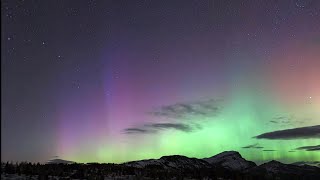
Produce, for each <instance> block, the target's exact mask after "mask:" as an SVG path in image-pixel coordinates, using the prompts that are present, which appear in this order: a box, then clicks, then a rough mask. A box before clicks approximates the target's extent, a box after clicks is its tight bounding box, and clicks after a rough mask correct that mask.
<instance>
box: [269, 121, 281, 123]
mask: <svg viewBox="0 0 320 180" xmlns="http://www.w3.org/2000/svg"><path fill="white" fill-rule="evenodd" d="M269 122H271V123H276V124H277V123H279V122H277V121H269Z"/></svg>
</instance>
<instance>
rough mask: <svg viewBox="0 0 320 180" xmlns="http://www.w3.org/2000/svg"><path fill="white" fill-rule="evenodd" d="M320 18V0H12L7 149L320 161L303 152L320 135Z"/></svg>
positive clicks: (108, 157)
mask: <svg viewBox="0 0 320 180" xmlns="http://www.w3.org/2000/svg"><path fill="white" fill-rule="evenodd" d="M319 16H320V2H318V1H315V0H313V1H312V0H309V1H307V0H305V1H302V0H299V1H297V0H286V1H262V0H261V1H259V2H258V1H256V0H255V1H249V0H248V1H239V2H238V1H237V2H226V1H223V0H220V1H219V0H217V1H201V2H200V1H191V0H188V1H168V2H167V3H166V4H164V3H163V4H162V3H160V2H157V1H132V2H126V3H125V2H119V1H118V2H117V1H90V2H88V3H84V2H79V1H68V2H65V1H61V2H60V1H59V2H58V3H52V2H51V3H49V2H47V3H43V2H33V1H30V2H29V1H27V2H18V1H4V3H3V4H2V17H3V18H4V19H3V21H2V23H3V25H4V28H3V30H2V32H3V33H2V34H3V37H2V43H3V45H4V47H3V49H2V50H3V52H4V53H3V54H2V61H1V63H2V67H3V69H2V99H3V101H2V107H1V110H2V118H1V119H2V121H1V123H2V129H1V130H2V139H1V140H2V141H1V145H2V151H1V157H2V158H3V159H4V160H14V161H22V160H28V161H41V162H44V161H46V160H48V159H50V158H52V157H53V156H59V158H62V159H66V160H72V161H76V162H116V163H118V162H124V161H131V160H138V159H146V158H159V157H161V156H163V155H173V154H179V155H186V156H189V157H197V158H204V157H209V156H212V155H215V154H217V153H220V152H222V151H227V150H235V151H239V152H240V154H241V155H242V156H244V157H245V158H246V159H248V160H252V161H255V162H258V163H260V162H265V161H269V160H279V161H282V162H296V161H320V153H319V149H318V150H310V149H307V148H301V147H307V146H318V145H320V136H319V134H320V132H319V131H318V134H317V135H314V134H311V133H309V132H310V129H309V128H308V127H311V126H317V125H320V17H319ZM299 127H306V128H305V134H307V135H304V136H303V137H302V136H300V135H299V134H293V136H294V138H287V139H283V138H282V139H281V138H279V137H275V136H274V137H273V139H271V138H269V139H268V138H256V136H259V135H261V134H264V133H269V132H274V131H279V130H288V129H294V128H299ZM318 130H319V128H318ZM298 148H300V149H298Z"/></svg>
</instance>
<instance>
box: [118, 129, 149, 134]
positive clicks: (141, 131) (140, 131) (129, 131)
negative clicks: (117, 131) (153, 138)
mask: <svg viewBox="0 0 320 180" xmlns="http://www.w3.org/2000/svg"><path fill="white" fill-rule="evenodd" d="M123 132H124V133H125V134H146V133H151V131H149V130H147V129H141V128H127V129H124V130H123Z"/></svg>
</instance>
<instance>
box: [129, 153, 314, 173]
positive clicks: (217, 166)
mask: <svg viewBox="0 0 320 180" xmlns="http://www.w3.org/2000/svg"><path fill="white" fill-rule="evenodd" d="M123 165H125V166H129V167H135V168H143V169H148V168H155V169H164V170H172V171H174V170H182V169H183V170H186V169H187V170H189V171H196V170H197V169H212V170H213V171H222V172H223V173H240V174H243V175H247V176H250V177H256V178H258V179H259V178H260V179H261V178H262V179H269V178H270V179H273V178H280V179H320V168H319V167H317V166H311V165H307V163H295V164H284V163H281V162H278V161H274V160H273V161H270V162H267V163H264V164H261V165H256V164H255V163H254V162H252V161H248V160H246V159H244V158H243V157H242V156H241V155H240V153H239V152H236V151H225V152H222V153H220V154H217V155H215V156H212V157H209V158H203V159H197V158H189V157H186V156H180V155H172V156H163V157H161V158H160V159H148V160H141V161H131V162H127V163H123Z"/></svg>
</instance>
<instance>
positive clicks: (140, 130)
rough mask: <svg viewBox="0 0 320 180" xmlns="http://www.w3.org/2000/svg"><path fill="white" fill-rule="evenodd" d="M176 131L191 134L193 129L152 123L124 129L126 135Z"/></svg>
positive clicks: (183, 125)
mask: <svg viewBox="0 0 320 180" xmlns="http://www.w3.org/2000/svg"><path fill="white" fill-rule="evenodd" d="M167 129H174V130H177V131H183V132H191V131H192V130H193V127H191V126H189V125H187V124H182V123H150V124H144V125H142V126H139V127H133V128H127V129H124V130H123V131H124V133H125V134H148V133H157V132H159V131H161V130H167Z"/></svg>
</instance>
